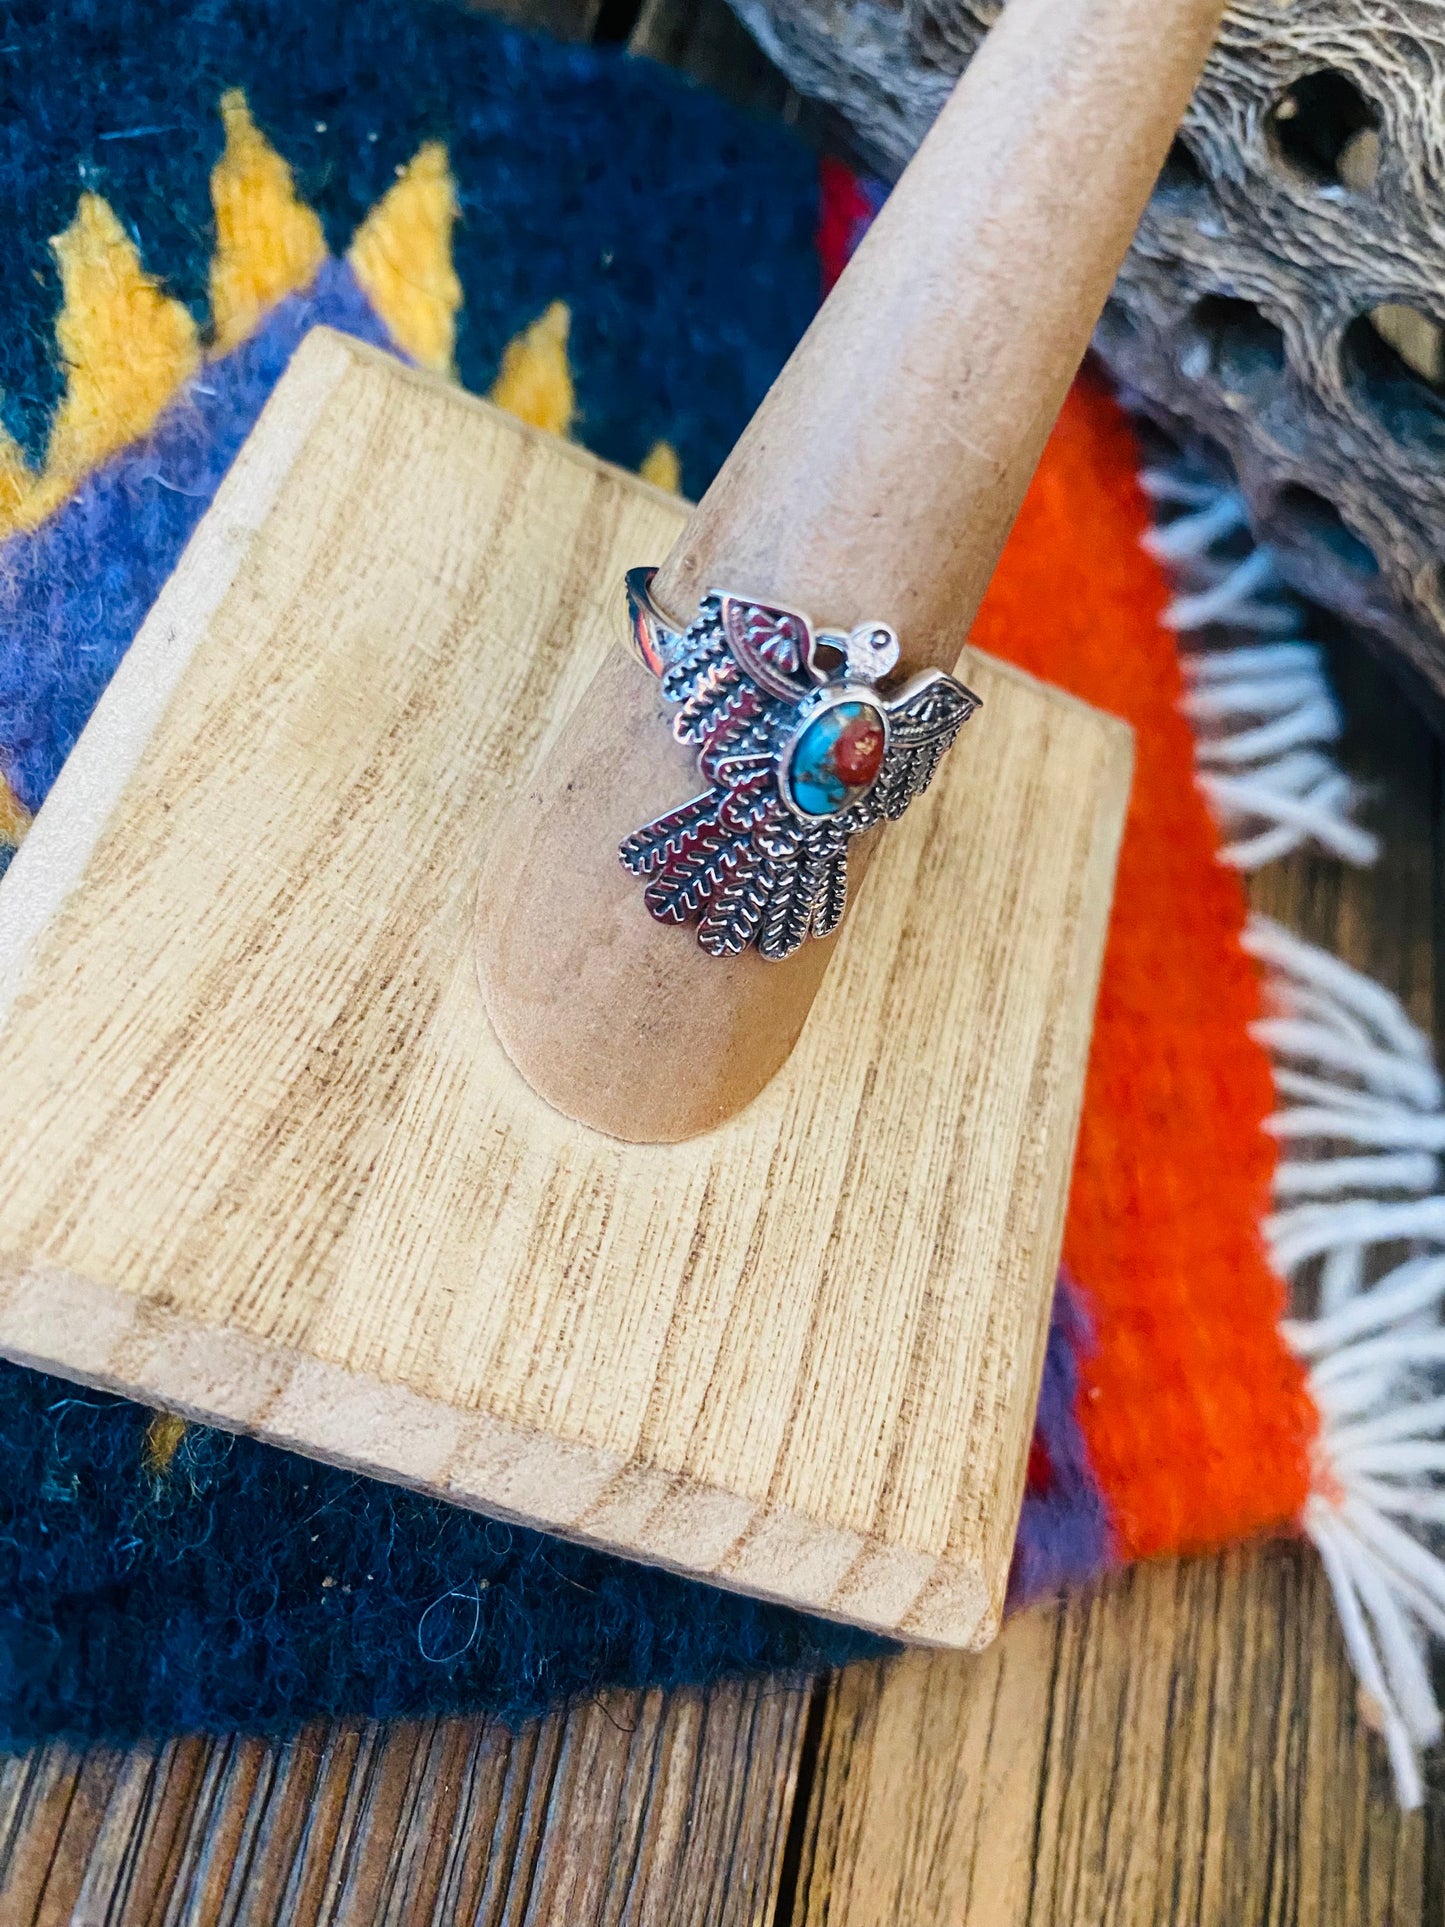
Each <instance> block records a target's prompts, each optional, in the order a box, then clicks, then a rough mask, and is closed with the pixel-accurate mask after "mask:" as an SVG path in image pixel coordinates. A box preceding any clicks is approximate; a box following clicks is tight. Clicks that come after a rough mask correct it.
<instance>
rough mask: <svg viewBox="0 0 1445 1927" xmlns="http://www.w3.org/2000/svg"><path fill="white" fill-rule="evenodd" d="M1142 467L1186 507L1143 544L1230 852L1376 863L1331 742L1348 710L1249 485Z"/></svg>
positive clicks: (1155, 489)
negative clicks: (1313, 852) (1312, 852)
mask: <svg viewBox="0 0 1445 1927" xmlns="http://www.w3.org/2000/svg"><path fill="white" fill-rule="evenodd" d="M1140 480H1141V482H1142V483H1143V486H1144V490H1145V493H1146V494H1147V495H1148V496H1149V497H1150V499H1151V500H1152V501H1153V502H1154V503H1155V504H1156V506H1158V507H1159V508H1161V509H1174V510H1179V511H1181V512H1180V513H1178V514H1177V515H1176V516H1175V517H1174V519H1173V520H1171V521H1168V522H1163V523H1161V524H1159V526H1157V527H1156V528H1153V529H1151V530H1150V531H1149V533H1148V534H1147V535H1146V536H1145V537H1144V546H1145V548H1146V549H1148V550H1149V552H1150V554H1151V555H1154V556H1156V557H1158V559H1159V560H1160V561H1162V562H1166V563H1168V564H1169V566H1170V568H1171V570H1172V572H1173V573H1174V575H1175V577H1176V580H1177V581H1178V584H1179V593H1178V594H1177V595H1176V596H1175V598H1174V600H1173V601H1172V602H1171V603H1170V605H1169V608H1168V610H1167V611H1166V613H1165V621H1166V622H1167V623H1168V624H1169V625H1170V627H1171V628H1173V629H1175V630H1176V631H1177V632H1178V633H1179V635H1180V636H1181V638H1185V639H1186V640H1185V642H1184V645H1183V646H1182V647H1181V650H1180V660H1181V662H1182V664H1183V668H1184V677H1185V683H1186V695H1185V699H1184V710H1185V714H1186V715H1187V716H1188V717H1189V720H1190V721H1191V723H1193V725H1194V729H1195V737H1196V742H1197V752H1198V760H1199V780H1200V783H1201V785H1202V787H1203V789H1204V792H1205V794H1206V796H1207V797H1208V798H1209V802H1210V806H1211V808H1212V809H1213V810H1214V813H1215V815H1216V817H1217V818H1218V819H1219V823H1220V826H1221V828H1222V830H1223V832H1224V835H1225V838H1226V839H1227V840H1226V843H1225V847H1224V850H1223V851H1222V855H1223V857H1224V860H1225V861H1226V862H1227V863H1232V864H1234V865H1236V866H1237V867H1238V868H1239V869H1241V870H1257V869H1258V868H1259V867H1260V866H1261V865H1262V864H1265V863H1271V862H1273V861H1274V860H1275V858H1276V857H1281V856H1285V855H1287V854H1288V852H1289V851H1291V850H1295V849H1298V848H1299V847H1300V846H1301V844H1305V843H1312V844H1314V845H1315V846H1317V847H1318V848H1319V849H1321V850H1324V851H1327V852H1328V853H1329V854H1330V855H1332V856H1336V857H1340V858H1342V859H1343V860H1344V861H1345V862H1346V863H1360V864H1364V863H1372V862H1373V861H1374V859H1375V856H1376V854H1377V850H1378V845H1377V842H1376V839H1375V838H1374V837H1373V836H1371V835H1370V834H1369V832H1368V831H1367V830H1362V829H1361V828H1360V826H1359V825H1358V824H1357V823H1355V822H1354V821H1353V820H1352V814H1351V813H1352V811H1353V810H1354V808H1355V806H1356V804H1357V802H1358V800H1359V798H1358V795H1357V792H1356V789H1355V786H1354V784H1352V783H1351V781H1350V779H1349V777H1348V776H1346V775H1345V773H1344V771H1343V770H1342V769H1341V768H1340V766H1339V764H1338V763H1337V762H1336V761H1335V759H1334V757H1333V756H1332V755H1331V754H1330V753H1329V745H1331V744H1333V743H1335V742H1336V741H1337V740H1338V739H1339V736H1340V732H1341V728H1342V722H1341V717H1340V711H1339V706H1338V704H1337V703H1336V701H1335V698H1334V695H1333V693H1332V692H1331V690H1330V686H1329V683H1328V681H1327V680H1326V676H1325V666H1324V658H1323V652H1322V651H1321V649H1320V646H1319V644H1318V643H1315V642H1310V641H1308V640H1307V639H1306V638H1305V637H1304V636H1302V635H1301V633H1300V631H1301V625H1302V623H1303V608H1302V606H1301V604H1300V603H1299V602H1298V601H1297V600H1296V598H1295V597H1294V596H1292V595H1291V594H1290V593H1289V592H1288V590H1287V589H1286V588H1285V587H1284V585H1283V583H1282V582H1281V580H1280V578H1279V576H1278V574H1277V573H1276V571H1275V567H1274V563H1273V560H1272V559H1271V556H1270V553H1269V550H1268V549H1267V548H1263V547H1260V546H1257V545H1256V544H1255V543H1254V542H1253V540H1252V538H1251V537H1250V534H1249V522H1248V518H1247V516H1246V513H1245V506H1244V501H1243V498H1242V497H1241V496H1240V494H1239V492H1238V491H1237V490H1236V489H1233V488H1229V487H1227V486H1225V485H1224V484H1223V483H1221V482H1218V481H1215V480H1213V479H1211V478H1210V477H1209V476H1208V475H1207V474H1206V473H1205V472H1204V471H1203V470H1201V469H1198V468H1196V467H1194V466H1192V465H1191V464H1188V463H1185V462H1183V461H1181V462H1180V463H1179V464H1178V465H1177V466H1173V467H1169V468H1155V469H1146V470H1145V471H1144V473H1143V475H1142V476H1141V477H1140Z"/></svg>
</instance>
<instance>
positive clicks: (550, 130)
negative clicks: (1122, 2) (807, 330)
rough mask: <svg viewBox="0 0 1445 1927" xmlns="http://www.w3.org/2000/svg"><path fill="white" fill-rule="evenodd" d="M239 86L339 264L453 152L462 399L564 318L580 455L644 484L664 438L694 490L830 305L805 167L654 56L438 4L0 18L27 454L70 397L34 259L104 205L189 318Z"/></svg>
mask: <svg viewBox="0 0 1445 1927" xmlns="http://www.w3.org/2000/svg"><path fill="white" fill-rule="evenodd" d="M228 87H241V88H244V89H245V92H246V95H247V98H248V99H249V101H250V104H251V107H252V110H253V112H254V113H255V116H256V119H257V121H258V122H259V124H260V126H261V127H262V129H263V130H264V131H265V133H266V134H267V136H268V137H269V138H270V139H271V141H272V142H273V144H274V145H275V146H276V147H277V148H278V149H279V151H280V152H281V153H282V154H284V155H285V156H286V159H287V160H288V161H289V162H290V163H291V165H292V167H293V168H294V169H295V172H296V180H297V186H298V189H299V191H300V192H301V194H302V195H303V196H304V198H305V199H306V200H308V201H309V202H310V203H311V205H312V206H313V207H315V208H316V210H317V212H318V213H319V214H320V215H321V218H322V221H323V223H324V224H325V227H326V232H327V239H328V241H329V243H330V246H331V249H332V252H333V253H337V254H339V253H341V252H343V251H344V250H345V248H346V245H347V243H348V242H349V241H350V239H351V236H352V233H353V231H354V230H355V228H356V226H357V225H358V223H359V222H360V221H361V220H362V218H363V217H364V216H365V214H366V213H367V212H368V210H369V209H370V208H371V206H372V205H373V204H374V203H375V202H376V201H377V200H378V199H379V198H380V196H381V195H382V194H383V193H385V191H386V189H387V188H388V187H389V186H390V185H391V184H392V181H393V180H394V179H395V174H396V169H397V168H398V167H399V166H401V165H403V164H404V163H405V162H407V161H408V160H410V158H411V156H412V155H413V154H414V153H415V152H416V149H417V147H418V146H419V145H420V143H421V142H422V141H423V140H425V139H427V138H430V137H436V138H438V139H441V140H444V141H445V142H446V144H447V147H448V150H449V152H450V155H451V161H452V168H453V171H454V173H455V175H456V178H457V184H458V189H459V193H460V200H461V212H462V218H461V222H460V225H459V228H458V232H457V237H456V256H457V269H458V272H459V273H460V275H461V280H462V286H463V289H464V291H465V296H466V299H465V305H464V308H463V311H462V317H461V327H460V333H459V336H458V341H457V367H458V373H459V374H460V377H461V379H462V382H463V383H464V384H465V386H466V387H468V388H471V389H474V390H476V391H477V392H479V393H482V392H485V390H486V389H487V387H488V386H489V385H490V383H491V380H492V377H493V375H494V374H495V372H496V367H497V362H498V359H499V357H500V355H501V352H502V348H503V346H504V345H505V343H506V342H507V341H508V339H509V338H510V337H511V336H512V335H513V334H514V333H515V332H516V331H517V329H518V328H520V327H522V326H523V325H524V324H525V323H526V322H529V321H531V320H533V319H534V318H535V317H536V316H537V315H538V314H539V313H540V312H541V310H542V309H543V308H544V307H546V305H547V303H548V302H550V301H555V300H562V301H566V302H567V303H568V304H569V305H570V306H571V308H572V316H573V320H572V354H573V360H574V362H575V365H576V370H577V380H578V397H579V402H580V405H581V421H580V423H579V425H578V433H579V435H580V437H581V439H582V440H583V441H585V442H586V443H587V444H588V445H589V447H592V448H595V449H596V450H597V452H598V453H599V454H602V455H605V456H607V457H608V458H609V459H610V460H613V461H617V462H621V463H622V464H623V465H624V466H626V467H630V468H635V467H636V466H637V464H638V463H639V462H640V461H641V459H642V457H643V456H644V455H645V454H646V452H647V450H648V449H649V448H650V447H651V446H652V444H653V443H654V442H655V441H656V440H657V439H658V438H659V437H666V438H667V439H668V440H669V441H671V442H672V444H673V445H674V447H675V448H676V449H677V450H678V453H679V454H680V456H681V457H682V466H683V485H684V489H685V490H686V492H688V493H690V494H694V495H695V494H697V493H698V492H700V491H701V489H702V487H703V486H704V484H705V483H706V481H707V480H708V478H709V476H710V475H711V474H712V472H713V471H714V470H715V469H716V467H717V466H718V464H719V463H720V462H721V460H722V458H723V456H724V455H725V454H726V453H727V451H728V449H729V448H730V447H731V446H732V443H733V442H734V440H735V439H736V438H737V435H738V434H739V432H740V431H741V429H742V427H743V425H744V423H745V422H746V421H747V419H748V417H749V415H750V414H751V413H752V412H753V410H754V408H755V407H756V406H757V404H758V402H759V401H760V400H761V398H762V396H763V393H764V392H765V390H766V388H767V386H768V383H769V382H770V381H771V380H772V377H773V375H774V374H775V373H776V372H777V369H778V366H779V364H780V362H781V361H782V359H783V358H784V357H785V356H786V354H787V352H788V350H789V349H790V348H791V347H792V345H793V343H794V342H795V341H796V340H797V338H798V336H799V334H801V332H802V330H803V328H804V327H806V325H807V323H808V321H809V319H810V318H811V316H812V313H813V310H814V308H815V306H816V304H817V298H818V266H817V256H816V253H815V251H814V247H813V229H814V225H815V221H816V211H817V210H816V201H817V190H816V182H815V174H814V166H813V162H812V159H811V157H810V156H809V155H808V154H807V153H806V152H805V151H804V150H803V148H802V147H801V146H800V145H799V144H798V143H797V142H796V141H794V140H793V139H792V138H791V137H790V136H789V135H788V133H787V131H786V130H785V129H783V128H781V127H774V126H771V125H769V124H768V123H766V122H763V121H761V120H754V119H753V118H751V117H749V116H746V115H743V114H739V113H737V112H736V111H734V110H732V109H730V108H727V107H725V106H724V105H723V104H722V103H721V102H719V101H717V100H715V99H713V98H712V97H711V96H709V95H707V94H706V93H703V92H701V91H700V90H698V89H696V88H693V87H690V86H688V85H687V84H686V83H685V82H684V81H681V80H680V79H678V77H677V76H675V75H672V74H669V73H667V72H666V71H664V70H663V69H661V68H658V67H655V66H653V65H652V64H651V63H649V62H646V61H636V60H629V59H627V58H626V57H625V56H623V55H621V54H620V53H618V52H616V51H614V50H610V49H606V48H588V47H561V46H557V45H554V44H551V43H548V42H545V41H541V40H537V39H534V38H532V37H530V36H528V35H525V34H522V33H518V32H514V31H509V30H507V29H505V28H501V27H498V26H497V25H495V24H494V23H493V22H490V21H488V20H486V19H484V18H481V17H479V16H478V15H476V14H468V13H463V12H460V11H456V10H454V9H453V8H452V7H450V6H447V5H442V4H438V3H437V0H0V295H3V302H4V309H3V325H0V412H3V416H4V420H5V423H6V425H7V427H8V428H9V429H10V431H11V433H12V434H14V435H15V436H16V437H17V439H19V440H20V441H21V443H22V444H23V445H24V446H25V447H26V448H27V450H28V451H29V452H30V453H31V455H32V458H34V457H37V456H38V454H39V451H40V449H41V447H42V446H43V443H44V437H45V429H46V424H47V422H48V420H49V417H50V413H51V410H52V409H53V407H54V404H55V401H56V399H57V397H58V395H59V393H60V385H61V384H60V373H59V370H58V368H57V366H56V362H55V354H54V345H53V335H52V329H53V324H54V317H55V311H56V308H57V306H58V305H59V289H58V285H57V280H56V273H55V263H54V261H53V259H52V257H51V254H50V251H49V248H48V245H47V243H48V240H49V237H50V236H51V235H53V234H56V233H59V232H60V231H61V229H63V228H64V227H65V226H66V225H67V224H68V223H69V221H70V220H71V217H72V216H73V214H74V212H75V202H76V197H77V194H78V193H79V192H80V190H81V189H82V188H92V189H93V190H94V191H95V192H96V193H99V194H103V195H104V196H105V197H106V199H107V200H109V201H110V203H111V205H112V206H113V207H114V208H115V210H116V212H117V214H118V215H119V216H120V218H121V220H122V221H124V222H126V223H127V224H128V225H129V226H130V227H131V228H132V229H133V231H134V233H135V236H136V238H137V240H138V241H139V242H140V245H141V252H142V255H143V257H144V259H145V263H146V266H147V267H148V268H149V269H150V271H151V272H152V273H154V274H157V275H159V276H161V277H162V278H163V279H164V280H165V281H166V283H167V285H168V286H169V287H170V289H171V291H172V292H173V293H175V294H177V295H178V296H179V297H180V298H181V299H182V300H184V301H186V302H187V303H188V304H189V305H190V306H191V307H192V308H193V310H194V311H195V313H196V315H197V317H198V318H203V317H204V314H205V291H206V273H207V267H208V264H209V260H210V254H211V247H212V243H213V238H214V230H213V226H212V221H211V207H210V199H209V194H208V185H207V184H208V177H209V174H210V169H211V166H212V164H213V163H214V161H215V159H216V157H217V155H218V154H219V152H220V149H221V123H220V119H219V116H218V114H217V102H218V100H219V98H220V95H221V94H222V92H223V91H224V90H225V89H226V88H228Z"/></svg>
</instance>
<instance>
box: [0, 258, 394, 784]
mask: <svg viewBox="0 0 1445 1927" xmlns="http://www.w3.org/2000/svg"><path fill="white" fill-rule="evenodd" d="M320 322H325V323H327V324H328V325H329V326H331V327H333V328H340V329H342V330H344V332H346V333H347V334H352V335H359V336H360V337H361V338H362V339H363V340H365V341H371V342H375V343H376V344H377V345H378V346H380V347H383V348H390V347H392V345H393V344H392V342H391V339H390V337H389V336H388V334H387V332H386V330H385V328H384V327H383V326H382V324H381V322H380V321H379V320H378V319H377V317H376V314H375V313H374V311H373V310H372V308H371V306H370V305H369V303H368V302H367V300H366V297H365V296H364V295H363V294H362V292H361V289H360V288H359V287H358V285H357V283H356V279H355V277H354V276H353V274H352V272H351V269H350V268H349V267H348V266H347V265H346V263H345V262H343V261H329V262H327V263H326V265H325V266H324V267H323V268H322V269H321V272H320V273H319V274H318V275H317V277H316V279H315V281H313V282H312V284H311V286H310V287H309V288H308V289H307V290H306V292H305V293H304V294H299V295H289V296H287V298H286V299H285V300H284V301H281V302H279V303H278V304H277V306H276V307H275V308H273V309H272V311H271V313H270V314H269V315H268V316H267V317H266V320H265V322H264V324H263V325H262V327H261V328H260V329H259V330H258V331H257V333H256V334H254V335H253V336H252V337H251V338H250V340H249V341H246V342H244V343H242V345H241V346H240V347H239V348H237V349H235V350H233V351H232V353H230V354H229V355H226V356H224V357H223V358H222V359H220V360H218V361H213V362H210V363H208V364H207V365H206V366H205V367H203V368H202V369H201V371H200V373H199V374H198V375H196V377H195V378H194V380H192V381H191V382H190V383H189V384H188V385H187V387H186V388H185V389H184V391H183V392H182V393H181V395H180V396H179V397H178V398H177V400H176V401H174V402H173V403H172V404H171V405H170V406H169V407H168V408H167V409H166V411H165V413H164V414H163V415H162V417H161V419H160V421H159V422H158V423H157V424H156V427H155V428H154V429H153V431H152V432H151V433H150V434H149V435H148V436H147V437H146V438H145V440H144V441H142V442H137V443H134V444H132V445H131V446H130V447H128V448H125V449H122V450H121V452H120V453H119V454H118V455H115V456H112V458H111V459H110V461H108V462H107V463H105V464H104V466H103V467H102V468H100V469H98V470H97V471H96V473H95V474H94V475H92V476H90V477H89V478H88V479H87V480H86V481H84V482H83V483H82V484H81V486H80V488H79V489H78V490H77V492H76V494H75V495H73V496H72V497H71V498H70V500H69V501H67V502H65V503H64V504H63V505H62V506H61V507H60V508H59V509H57V510H56V512H55V513H54V515H52V516H50V517H49V519H48V520H47V521H45V522H44V523H42V524H41V526H40V527H39V528H38V529H36V530H34V531H33V532H32V533H30V534H26V535H17V536H13V537H12V538H11V539H10V541H9V542H7V543H5V544H4V545H3V547H0V769H3V770H4V773H5V775H6V776H7V777H8V778H9V780H10V783H11V785H12V786H13V788H14V790H15V792H16V794H17V795H18V796H19V797H20V799H21V801H22V802H23V803H25V804H26V806H27V807H28V808H30V809H32V810H34V809H38V808H39V806H40V804H41V803H43V802H44V800H45V795H46V792H47V791H48V790H49V788H50V785H51V784H52V783H53V782H54V781H55V778H56V776H57V774H58V773H59V770H60V766H61V764H62V763H63V762H64V761H65V759H66V757H67V756H68V755H69V753H70V750H71V747H72V746H73V744H74V742H75V739H76V737H77V736H79V734H80V732H81V730H82V729H83V728H84V727H85V723H86V720H87V718H88V717H89V715H90V712H91V710H92V709H93V708H94V707H95V704H96V701H97V700H98V698H99V696H100V693H101V691H102V690H103V689H104V688H105V685H106V684H107V682H109V680H110V678H111V676H112V674H113V673H114V670H115V666H116V664H117V663H118V662H119V661H120V659H121V657H122V656H123V655H124V654H125V652H126V650H127V648H128V647H129V646H130V642H131V639H132V637H133V636H134V635H135V634H136V632H137V630H138V629H139V628H140V626H141V624H142V622H143V621H144V620H145V618H146V615H147V613H148V611H149V610H150V607H151V604H152V603H153V602H154V601H155V599H156V596H157V595H158V594H159V593H160V589H161V586H162V584H163V583H164V582H165V580H166V578H167V576H169V574H170V573H171V571H172V569H174V567H175V566H176V563H177V562H178V561H179V559H180V555H181V551H182V549H184V547H185V545H186V543H187V542H188V541H189V539H190V537H191V533H192V531H193V530H194V528H195V526H196V524H197V522H199V521H200V519H201V517H202V515H204V513H205V512H206V509H207V508H208V507H209V505H210V502H211V498H212V497H213V496H214V494H215V492H216V490H217V488H218V487H219V486H220V483H221V479H222V477H223V476H224V475H225V473H226V470H227V469H228V468H229V467H230V466H231V463H232V462H233V461H234V459H235V457H236V453H237V451H238V449H239V448H240V446H241V444H242V442H243V441H245V439H246V436H247V435H248V434H249V433H250V431H251V427H252V425H253V423H254V422H255V420H256V417H257V416H258V415H259V414H260V412H261V409H262V408H263V406H264V405H265V402H266V398H267V396H268V395H269V394H270V393H271V390H272V389H273V388H274V387H275V385H276V383H277V381H278V380H279V379H280V377H281V374H282V372H283V371H284V369H285V367H286V364H287V362H288V361H289V360H290V359H291V356H292V354H293V353H294V351H295V349H296V347H297V344H298V343H299V342H300V340H301V338H302V336H303V335H305V334H306V333H307V331H308V330H309V329H311V328H313V327H315V326H316V325H317V324H318V323H320Z"/></svg>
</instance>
